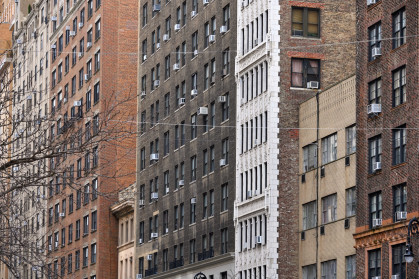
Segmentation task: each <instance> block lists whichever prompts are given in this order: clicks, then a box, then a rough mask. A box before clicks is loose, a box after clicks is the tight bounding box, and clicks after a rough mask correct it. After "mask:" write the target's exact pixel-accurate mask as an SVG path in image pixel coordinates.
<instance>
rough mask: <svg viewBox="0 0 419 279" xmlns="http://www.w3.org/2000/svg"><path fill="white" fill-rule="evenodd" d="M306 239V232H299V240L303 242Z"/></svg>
mask: <svg viewBox="0 0 419 279" xmlns="http://www.w3.org/2000/svg"><path fill="white" fill-rule="evenodd" d="M305 239H306V232H301V240H305Z"/></svg>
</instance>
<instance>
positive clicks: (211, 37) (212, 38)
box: [208, 35, 215, 43]
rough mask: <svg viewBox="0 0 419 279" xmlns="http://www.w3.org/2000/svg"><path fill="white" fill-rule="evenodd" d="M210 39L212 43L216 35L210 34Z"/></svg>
mask: <svg viewBox="0 0 419 279" xmlns="http://www.w3.org/2000/svg"><path fill="white" fill-rule="evenodd" d="M208 41H209V42H210V43H213V42H215V35H209V38H208Z"/></svg>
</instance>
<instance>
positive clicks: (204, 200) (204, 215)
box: [202, 193, 208, 219]
mask: <svg viewBox="0 0 419 279" xmlns="http://www.w3.org/2000/svg"><path fill="white" fill-rule="evenodd" d="M207 217H208V194H207V193H204V194H202V219H205V218H207Z"/></svg>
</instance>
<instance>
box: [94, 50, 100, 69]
mask: <svg viewBox="0 0 419 279" xmlns="http://www.w3.org/2000/svg"><path fill="white" fill-rule="evenodd" d="M99 70H100V50H98V51H97V52H96V53H95V72H97V71H99Z"/></svg>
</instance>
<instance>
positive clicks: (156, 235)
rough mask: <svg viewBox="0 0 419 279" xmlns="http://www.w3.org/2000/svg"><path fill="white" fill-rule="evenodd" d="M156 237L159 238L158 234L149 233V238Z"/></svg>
mask: <svg viewBox="0 0 419 279" xmlns="http://www.w3.org/2000/svg"><path fill="white" fill-rule="evenodd" d="M157 237H159V234H158V233H151V238H157Z"/></svg>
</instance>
